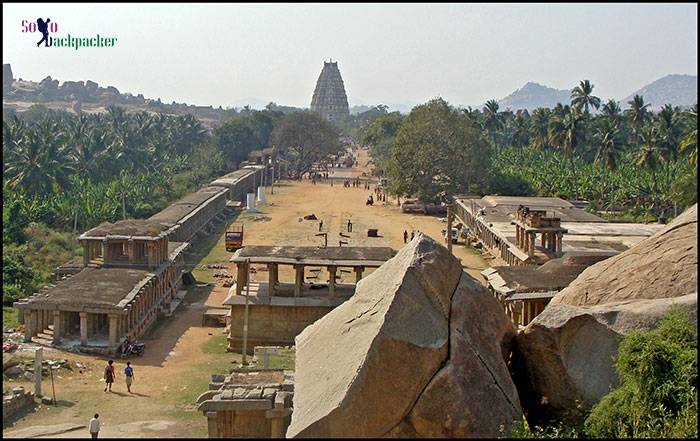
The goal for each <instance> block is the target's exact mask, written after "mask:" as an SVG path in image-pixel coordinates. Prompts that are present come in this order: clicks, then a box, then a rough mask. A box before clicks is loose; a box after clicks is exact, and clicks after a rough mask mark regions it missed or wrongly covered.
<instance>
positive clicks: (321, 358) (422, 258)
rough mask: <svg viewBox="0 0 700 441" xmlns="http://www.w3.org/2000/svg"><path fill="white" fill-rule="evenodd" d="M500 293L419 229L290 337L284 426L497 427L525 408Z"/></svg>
mask: <svg viewBox="0 0 700 441" xmlns="http://www.w3.org/2000/svg"><path fill="white" fill-rule="evenodd" d="M513 336H514V328H513V326H512V324H511V323H510V322H509V321H508V320H507V318H506V316H505V314H503V312H502V311H501V309H500V307H499V306H498V303H497V302H496V300H495V299H494V298H493V297H492V296H491V295H490V294H489V293H488V292H487V291H486V290H485V289H484V288H483V287H482V286H481V285H479V284H478V283H477V282H476V281H475V280H474V279H472V278H471V276H469V275H468V274H466V273H465V272H463V271H462V267H461V265H460V263H459V261H458V260H457V259H456V258H455V257H454V256H452V255H451V254H450V253H448V251H447V250H446V249H445V248H444V247H443V246H441V245H439V244H438V243H437V242H435V241H434V240H432V239H430V238H429V237H427V236H423V235H418V236H417V237H416V238H415V239H414V240H412V241H411V242H410V243H409V244H408V245H407V246H405V247H404V248H403V249H402V250H401V251H400V252H399V253H397V255H396V256H395V257H394V258H392V259H391V260H389V261H387V262H386V263H385V264H384V265H382V266H381V267H380V268H378V269H377V270H376V271H375V272H374V273H372V274H371V275H370V276H368V277H367V278H365V279H363V280H362V281H360V283H359V284H358V286H357V289H356V292H355V295H354V296H353V297H351V298H350V299H349V300H348V301H347V302H345V303H343V304H342V305H340V306H339V307H337V308H336V309H334V310H333V311H331V312H330V313H329V314H327V315H326V316H324V317H323V318H322V319H320V320H319V321H317V322H315V323H314V324H313V325H311V326H309V327H307V328H306V329H305V330H304V331H303V332H302V333H301V334H300V335H299V336H297V338H296V373H295V396H294V412H293V414H292V421H291V424H290V426H289V428H288V430H287V437H406V436H415V437H445V436H447V437H450V436H453V437H461V436H492V437H493V436H498V435H499V434H500V428H501V426H503V427H506V426H509V425H510V424H512V422H514V421H519V420H520V419H521V418H522V412H521V409H520V404H519V401H518V395H517V392H516V389H515V386H514V385H513V382H512V381H511V379H510V376H509V374H508V369H507V367H506V361H505V358H506V357H507V356H508V354H509V352H510V349H509V345H510V342H511V341H512V338H513Z"/></svg>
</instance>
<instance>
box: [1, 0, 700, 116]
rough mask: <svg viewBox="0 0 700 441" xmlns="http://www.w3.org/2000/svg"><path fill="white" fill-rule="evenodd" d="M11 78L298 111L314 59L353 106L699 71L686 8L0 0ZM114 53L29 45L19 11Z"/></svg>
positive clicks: (624, 88) (638, 83)
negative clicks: (339, 82) (335, 69)
mask: <svg viewBox="0 0 700 441" xmlns="http://www.w3.org/2000/svg"><path fill="white" fill-rule="evenodd" d="M2 9H3V27H2V29H3V31H2V35H3V63H11V64H12V69H13V72H14V76H15V78H20V77H21V78H23V79H27V80H33V81H39V80H41V79H43V78H44V77H46V76H47V75H51V77H53V78H54V79H58V80H59V81H60V82H63V81H65V80H72V81H79V80H88V79H90V80H93V81H96V82H98V83H99V84H100V85H101V86H108V85H113V86H115V87H117V88H118V89H119V90H120V91H121V92H131V93H134V94H137V93H143V94H144V96H145V97H147V98H154V99H155V98H158V97H160V98H161V99H162V100H163V101H164V102H168V103H169V102H171V101H173V100H175V101H177V102H183V101H184V102H187V103H188V104H197V105H210V104H211V105H214V106H219V105H222V106H224V107H226V106H231V105H233V104H238V105H240V101H241V100H243V99H247V98H256V99H259V100H263V101H265V102H268V101H275V102H277V103H279V104H287V105H294V106H303V107H308V105H309V103H310V101H311V95H312V93H313V89H314V85H315V83H316V79H317V78H318V75H319V73H320V71H321V68H322V67H323V60H324V59H325V60H328V58H329V57H332V58H333V60H337V61H338V66H339V68H340V72H341V74H342V76H343V80H344V82H345V88H346V91H347V94H348V99H349V101H350V105H354V104H376V103H386V104H393V103H407V104H415V103H420V102H424V101H426V100H428V99H430V98H433V97H436V96H442V97H443V98H445V99H447V100H448V101H450V102H451V103H453V104H471V105H478V104H481V103H483V102H484V101H486V100H487V99H490V98H497V99H500V98H502V97H504V96H506V95H508V94H510V93H511V92H513V91H514V90H515V89H517V88H519V87H521V86H523V85H524V84H525V83H526V82H527V81H535V82H538V83H541V84H545V85H547V86H550V87H555V88H557V89H570V88H572V87H573V86H575V85H577V84H578V82H579V80H582V79H589V80H591V81H592V82H593V84H595V93H596V95H598V96H599V97H601V98H604V99H607V98H616V99H621V98H624V97H626V96H627V95H628V94H630V93H631V92H633V91H635V90H636V89H638V88H640V87H642V86H644V85H646V84H647V83H649V82H651V81H654V80H656V79H658V78H660V77H662V76H664V75H667V74H670V73H678V74H692V75H697V63H698V58H697V41H698V22H697V12H698V11H697V4H658V5H655V4H638V5H634V4H615V5H605V4H585V5H584V4H581V5H570V4H552V5H547V4H533V5H524V4H483V5H480V4H405V5H403V4H381V5H377V4H347V5H345V4H191V5H190V4H171V5H168V4H3V7H2ZM38 17H43V18H47V17H49V18H51V20H52V22H55V23H57V24H58V27H59V28H58V32H57V33H56V34H52V35H55V36H58V37H61V36H64V37H65V36H66V35H67V34H71V35H72V36H78V37H93V36H95V35H96V34H98V33H99V34H100V35H102V36H109V37H112V36H113V37H117V39H118V40H117V45H116V47H114V48H80V49H79V50H75V49H71V48H50V49H49V48H37V47H36V42H38V41H39V39H40V38H41V34H40V33H38V32H35V33H22V32H21V30H22V26H21V22H22V20H23V19H26V20H28V21H36V19H37V18H38Z"/></svg>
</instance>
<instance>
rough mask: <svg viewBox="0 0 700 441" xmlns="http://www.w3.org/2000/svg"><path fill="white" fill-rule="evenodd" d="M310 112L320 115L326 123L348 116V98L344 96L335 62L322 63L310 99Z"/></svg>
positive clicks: (343, 86)
mask: <svg viewBox="0 0 700 441" xmlns="http://www.w3.org/2000/svg"><path fill="white" fill-rule="evenodd" d="M311 110H312V111H314V112H318V113H320V114H321V116H323V117H324V118H325V119H327V120H328V121H336V120H338V119H340V118H344V117H347V116H349V115H350V109H349V107H348V97H347V95H345V85H344V84H343V78H342V77H341V76H340V70H338V62H337V61H336V62H333V61H329V62H325V61H324V62H323V70H322V71H321V75H319V76H318V81H317V82H316V89H314V95H313V97H312V98H311Z"/></svg>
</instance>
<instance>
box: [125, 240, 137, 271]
mask: <svg viewBox="0 0 700 441" xmlns="http://www.w3.org/2000/svg"><path fill="white" fill-rule="evenodd" d="M126 252H127V254H128V255H129V265H133V264H134V263H135V259H134V257H135V256H134V239H129V240H128V241H127V242H126Z"/></svg>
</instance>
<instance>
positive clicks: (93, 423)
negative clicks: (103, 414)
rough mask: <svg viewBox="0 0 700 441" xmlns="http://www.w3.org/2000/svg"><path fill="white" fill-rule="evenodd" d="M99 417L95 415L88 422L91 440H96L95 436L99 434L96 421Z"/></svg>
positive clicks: (98, 421)
mask: <svg viewBox="0 0 700 441" xmlns="http://www.w3.org/2000/svg"><path fill="white" fill-rule="evenodd" d="M99 417H100V415H99V414H95V418H93V419H91V420H90V435H92V439H95V438H97V434H98V433H99V432H100V420H98V418H99Z"/></svg>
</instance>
